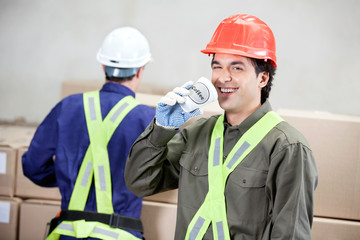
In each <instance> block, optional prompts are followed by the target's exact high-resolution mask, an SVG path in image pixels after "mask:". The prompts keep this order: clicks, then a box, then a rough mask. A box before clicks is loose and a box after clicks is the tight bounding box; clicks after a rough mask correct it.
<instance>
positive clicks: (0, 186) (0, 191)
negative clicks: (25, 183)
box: [0, 125, 35, 197]
mask: <svg viewBox="0 0 360 240" xmlns="http://www.w3.org/2000/svg"><path fill="white" fill-rule="evenodd" d="M34 132H35V128H34V127H20V126H11V125H1V126H0V195H1V196H8V197H13V196H14V192H15V191H14V189H15V176H16V158H17V151H18V149H19V148H20V147H22V146H27V145H29V143H30V141H31V138H32V136H33V135H34Z"/></svg>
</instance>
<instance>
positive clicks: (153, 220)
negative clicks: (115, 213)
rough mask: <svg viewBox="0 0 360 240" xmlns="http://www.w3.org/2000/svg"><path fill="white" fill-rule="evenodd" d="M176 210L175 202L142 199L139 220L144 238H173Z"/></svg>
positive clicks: (160, 239)
mask: <svg viewBox="0 0 360 240" xmlns="http://www.w3.org/2000/svg"><path fill="white" fill-rule="evenodd" d="M176 210H177V206H176V205H175V204H168V203H159V202H150V201H143V209H142V214H141V221H142V223H143V226H144V237H145V239H146V240H167V239H174V236H175V224H176Z"/></svg>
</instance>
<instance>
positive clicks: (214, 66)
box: [212, 65, 221, 69]
mask: <svg viewBox="0 0 360 240" xmlns="http://www.w3.org/2000/svg"><path fill="white" fill-rule="evenodd" d="M212 68H213V69H221V67H220V66H218V65H213V67H212Z"/></svg>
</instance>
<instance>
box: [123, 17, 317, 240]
mask: <svg viewBox="0 0 360 240" xmlns="http://www.w3.org/2000/svg"><path fill="white" fill-rule="evenodd" d="M201 52H203V53H205V54H209V55H211V56H212V61H211V68H212V84H213V85H214V86H215V88H216V90H217V94H218V102H219V105H220V107H221V108H222V109H223V110H224V114H221V115H216V116H211V117H209V118H200V119H198V120H197V121H195V122H193V123H192V124H191V125H189V126H187V127H184V128H183V129H182V130H181V131H180V132H179V133H177V132H178V131H179V128H180V127H181V126H182V125H183V124H184V123H185V122H186V121H187V120H188V119H189V118H191V117H194V116H198V115H199V114H200V110H199V109H196V110H194V111H192V112H190V113H184V112H183V111H182V110H181V108H180V104H182V102H184V98H185V96H187V95H188V94H189V89H190V88H191V83H186V84H184V86H182V87H178V88H175V89H174V91H172V92H170V93H168V94H166V95H165V96H164V97H163V98H162V99H161V100H160V102H159V103H158V106H157V109H156V116H155V119H154V120H153V121H152V123H151V124H150V125H149V126H148V127H147V129H146V130H145V132H144V133H143V134H142V135H141V136H140V137H139V138H138V139H137V140H136V141H135V143H134V145H133V146H132V148H131V150H130V154H129V159H128V161H127V163H126V167H125V180H126V184H127V186H128V187H129V189H130V190H131V191H133V192H134V193H135V194H136V195H138V196H148V195H152V194H155V193H158V192H162V191H166V190H169V189H176V188H178V208H177V221H176V231H175V239H177V240H183V239H191V240H194V239H216V240H220V239H222V240H225V239H226V240H229V239H235V240H240V239H241V240H254V239H261V240H266V239H277V240H280V239H284V240H285V239H286V240H289V239H299V240H300V239H302V240H304V239H311V226H312V221H313V204H314V189H315V188H316V186H317V179H318V174H317V168H316V165H315V160H314V157H313V154H312V152H311V149H310V147H309V145H308V143H307V141H306V140H305V138H304V137H303V136H302V134H301V133H299V132H298V131H297V130H296V129H294V128H293V127H292V126H290V125H289V124H288V123H287V122H286V121H284V120H283V119H282V118H281V117H280V116H279V115H278V114H276V113H275V112H274V111H272V108H271V105H270V102H269V100H268V97H269V93H270V90H271V86H272V81H273V77H274V74H275V70H276V64H277V62H276V55H275V39H274V35H273V33H272V31H271V29H270V28H269V26H268V25H267V24H265V23H264V22H263V21H261V20H260V19H258V18H257V17H255V16H250V15H243V14H241V15H233V16H231V17H229V18H227V19H225V20H223V21H222V22H221V23H220V25H219V26H218V28H217V29H216V31H215V33H214V34H213V37H212V39H211V41H210V43H209V44H207V46H206V48H205V49H204V50H202V51H201Z"/></svg>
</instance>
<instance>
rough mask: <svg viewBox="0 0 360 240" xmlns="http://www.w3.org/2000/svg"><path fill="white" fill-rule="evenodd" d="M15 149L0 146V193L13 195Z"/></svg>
mask: <svg viewBox="0 0 360 240" xmlns="http://www.w3.org/2000/svg"><path fill="white" fill-rule="evenodd" d="M15 167H16V150H15V149H13V148H11V147H7V146H0V195H1V196H8V197H13V196H14V188H15Z"/></svg>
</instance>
